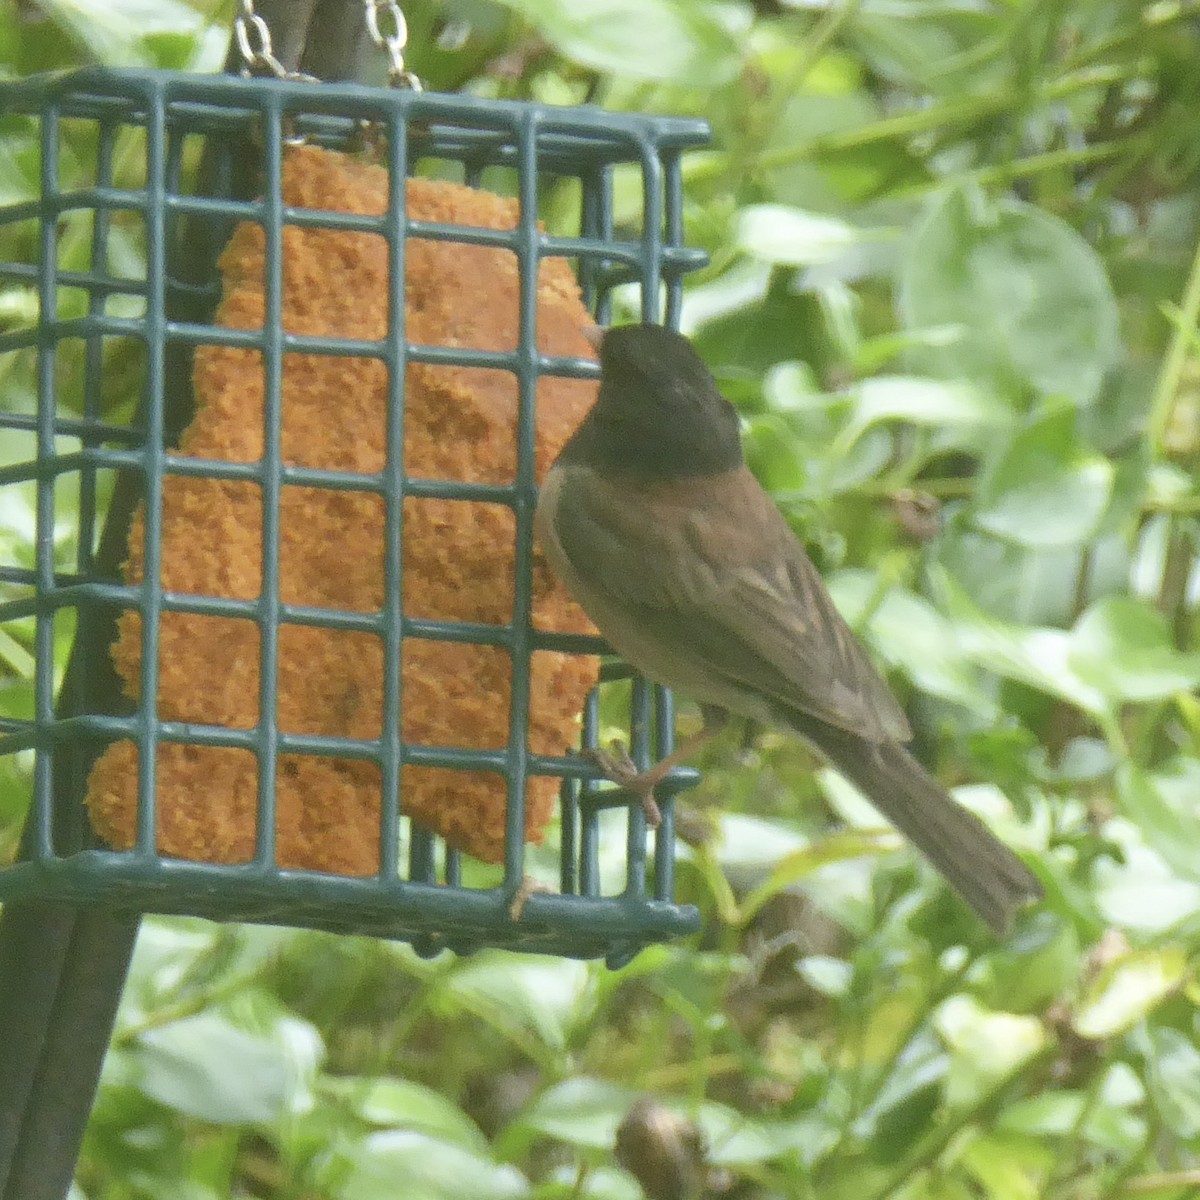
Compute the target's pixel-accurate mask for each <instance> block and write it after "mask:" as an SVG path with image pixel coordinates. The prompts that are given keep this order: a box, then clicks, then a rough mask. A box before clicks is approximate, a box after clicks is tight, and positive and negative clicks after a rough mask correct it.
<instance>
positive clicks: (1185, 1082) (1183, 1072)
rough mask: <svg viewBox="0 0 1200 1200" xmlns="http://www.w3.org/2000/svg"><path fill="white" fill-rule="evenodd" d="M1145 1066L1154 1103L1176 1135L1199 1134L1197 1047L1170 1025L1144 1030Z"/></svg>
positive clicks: (1188, 1138) (1199, 1059)
mask: <svg viewBox="0 0 1200 1200" xmlns="http://www.w3.org/2000/svg"><path fill="white" fill-rule="evenodd" d="M1146 1038H1147V1039H1148V1041H1149V1043H1150V1045H1149V1051H1150V1052H1149V1053H1148V1054H1147V1055H1146V1068H1147V1072H1148V1074H1149V1075H1150V1078H1151V1080H1152V1082H1153V1085H1154V1092H1155V1097H1154V1099H1155V1106H1156V1108H1157V1109H1158V1111H1159V1112H1160V1113H1161V1114H1162V1116H1163V1118H1164V1120H1165V1121H1166V1124H1167V1127H1168V1128H1169V1129H1170V1130H1171V1132H1172V1133H1174V1134H1175V1136H1176V1137H1179V1138H1183V1139H1184V1140H1186V1141H1189V1142H1190V1141H1192V1140H1193V1139H1194V1138H1196V1137H1197V1136H1198V1135H1200V1050H1198V1049H1197V1048H1196V1044H1195V1042H1194V1041H1193V1040H1192V1039H1191V1038H1190V1037H1187V1036H1185V1035H1184V1034H1182V1033H1180V1032H1179V1030H1178V1029H1172V1028H1170V1027H1169V1026H1160V1027H1153V1026H1152V1027H1151V1028H1149V1029H1147V1030H1146Z"/></svg>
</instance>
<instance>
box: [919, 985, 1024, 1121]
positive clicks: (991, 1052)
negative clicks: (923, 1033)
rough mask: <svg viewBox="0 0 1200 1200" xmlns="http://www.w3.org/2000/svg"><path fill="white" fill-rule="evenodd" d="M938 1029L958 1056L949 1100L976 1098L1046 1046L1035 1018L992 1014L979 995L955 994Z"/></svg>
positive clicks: (940, 1012)
mask: <svg viewBox="0 0 1200 1200" xmlns="http://www.w3.org/2000/svg"><path fill="white" fill-rule="evenodd" d="M933 1023H934V1028H935V1029H936V1030H937V1032H938V1034H939V1035H940V1036H941V1038H942V1041H943V1042H944V1043H945V1044H946V1046H947V1048H948V1049H949V1050H950V1052H951V1055H952V1061H951V1064H950V1071H949V1074H948V1076H947V1079H946V1101H947V1103H948V1104H950V1105H953V1106H958V1105H963V1104H970V1103H973V1102H975V1101H976V1100H978V1099H979V1097H980V1096H982V1095H983V1094H984V1093H985V1092H986V1091H988V1090H989V1089H990V1088H991V1087H993V1086H994V1085H995V1084H996V1083H997V1082H999V1081H1000V1080H1001V1079H1003V1078H1004V1077H1006V1076H1007V1075H1010V1074H1011V1073H1012V1072H1013V1071H1015V1070H1016V1069H1017V1068H1018V1067H1020V1066H1021V1064H1022V1063H1025V1062H1028V1060H1029V1059H1030V1058H1032V1057H1033V1056H1034V1055H1035V1054H1037V1053H1038V1052H1039V1051H1040V1050H1041V1049H1042V1048H1043V1046H1045V1045H1046V1040H1047V1039H1046V1031H1045V1029H1043V1027H1042V1023H1041V1022H1040V1021H1039V1020H1037V1019H1036V1018H1035V1017H1026V1016H1019V1015H1017V1014H1016V1013H1006V1012H992V1011H991V1010H989V1009H986V1008H984V1007H983V1005H981V1004H980V1003H979V1001H978V1000H976V999H975V998H974V997H973V996H966V995H959V996H951V997H950V999H949V1000H947V1001H945V1002H944V1003H943V1004H942V1005H941V1006H940V1007H939V1008H938V1009H937V1011H936V1012H935V1014H934V1018H933Z"/></svg>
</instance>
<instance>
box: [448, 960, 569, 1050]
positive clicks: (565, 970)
mask: <svg viewBox="0 0 1200 1200" xmlns="http://www.w3.org/2000/svg"><path fill="white" fill-rule="evenodd" d="M446 988H447V992H448V994H451V995H453V996H454V997H455V998H456V999H457V1000H458V1001H459V1002H460V1003H462V1004H466V1005H467V1006H469V1007H470V1008H471V1009H473V1010H474V1011H475V1012H478V1013H480V1014H481V1015H482V1016H484V1017H486V1018H487V1019H489V1020H491V1021H492V1022H493V1023H494V1024H495V1025H497V1026H498V1027H500V1028H513V1027H517V1028H523V1029H529V1030H532V1031H533V1032H534V1033H535V1034H536V1035H537V1036H538V1037H539V1038H540V1039H541V1040H542V1041H543V1042H544V1043H545V1044H546V1045H548V1046H552V1047H555V1048H558V1047H562V1046H564V1045H565V1044H566V1039H567V1030H568V1028H569V1027H570V1026H571V1025H572V1024H573V1023H574V1022H575V1021H576V1020H578V1019H579V1017H580V1015H581V1013H582V1011H583V1008H584V1006H585V1005H586V1004H588V1003H590V999H591V994H592V982H591V970H590V968H589V967H588V965H587V963H584V962H579V961H577V960H576V959H569V958H561V959H554V958H546V957H544V956H542V955H533V954H529V955H520V956H517V955H512V954H480V955H478V956H477V957H475V958H473V959H471V960H470V961H469V962H466V963H463V964H462V965H461V966H460V967H459V968H457V969H456V970H455V971H454V972H453V973H452V974H451V975H450V977H449V979H448V981H447V983H446Z"/></svg>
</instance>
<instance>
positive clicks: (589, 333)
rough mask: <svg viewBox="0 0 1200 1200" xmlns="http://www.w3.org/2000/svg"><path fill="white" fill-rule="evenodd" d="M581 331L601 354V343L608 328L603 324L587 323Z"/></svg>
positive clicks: (586, 339)
mask: <svg viewBox="0 0 1200 1200" xmlns="http://www.w3.org/2000/svg"><path fill="white" fill-rule="evenodd" d="M579 332H580V333H582V334H583V337H584V340H585V341H586V342H587V344H588V345H589V346H591V348H592V349H593V350H595V351H596V353H597V354H599V353H600V343H601V342H602V341H604V335H605V334H606V333H607V332H608V330H607V329H605V328H604V326H603V325H585V326H583V328H582V329H580V331H579Z"/></svg>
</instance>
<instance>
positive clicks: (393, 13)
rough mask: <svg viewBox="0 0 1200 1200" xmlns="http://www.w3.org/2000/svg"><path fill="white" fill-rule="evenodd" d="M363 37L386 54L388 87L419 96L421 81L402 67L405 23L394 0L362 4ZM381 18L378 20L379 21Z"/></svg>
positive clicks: (370, 0) (406, 25)
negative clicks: (363, 15)
mask: <svg viewBox="0 0 1200 1200" xmlns="http://www.w3.org/2000/svg"><path fill="white" fill-rule="evenodd" d="M363 9H364V11H365V14H366V18H367V33H369V34H370V36H371V41H373V42H374V43H375V45H376V46H378V47H379V48H380V49H381V50H386V51H387V56H388V59H389V64H388V83H389V84H390V85H391V86H392V87H397V88H398V87H404V88H408V89H409V90H410V91H413V92H419V91H420V90H421V81H420V80H419V79H418V78H417V77H416V76H415V75H414V74H413V73H412V72H411V71H409V70H406V69H405V66H404V47H405V46H406V45H407V44H408V22H407V21H406V20H405V19H404V13H403V12H402V11H401V8H400V5H399V4H397V3H396V0H363ZM381 17H382V20H381Z"/></svg>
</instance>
